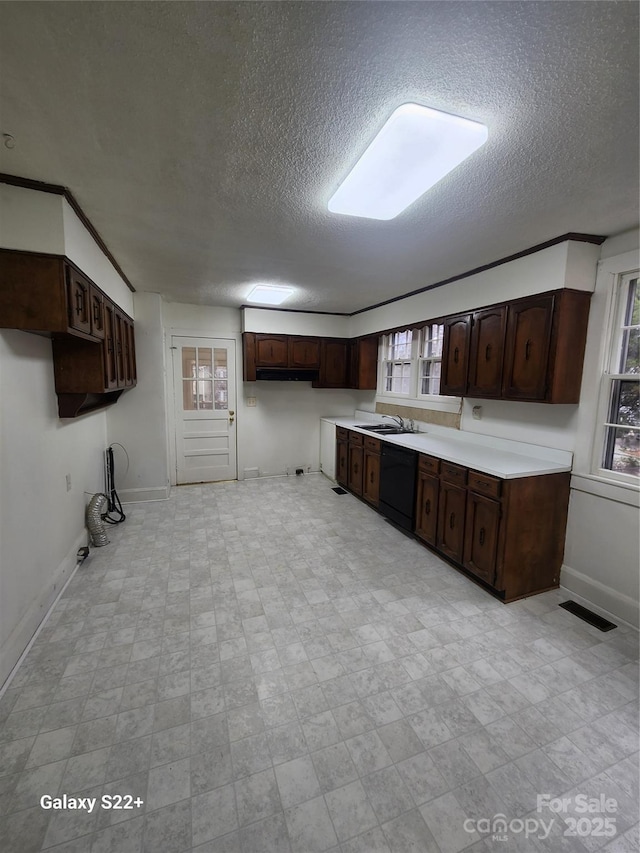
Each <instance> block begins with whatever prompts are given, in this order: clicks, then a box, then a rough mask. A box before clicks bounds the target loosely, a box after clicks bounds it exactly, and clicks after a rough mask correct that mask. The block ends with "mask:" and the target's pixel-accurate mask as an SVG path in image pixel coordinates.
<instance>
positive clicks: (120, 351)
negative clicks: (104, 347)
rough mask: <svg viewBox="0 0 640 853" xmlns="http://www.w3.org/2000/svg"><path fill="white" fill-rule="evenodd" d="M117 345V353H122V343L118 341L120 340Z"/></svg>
mask: <svg viewBox="0 0 640 853" xmlns="http://www.w3.org/2000/svg"><path fill="white" fill-rule="evenodd" d="M117 347H118V355H121V354H122V344H121V343H120V341H118V343H117Z"/></svg>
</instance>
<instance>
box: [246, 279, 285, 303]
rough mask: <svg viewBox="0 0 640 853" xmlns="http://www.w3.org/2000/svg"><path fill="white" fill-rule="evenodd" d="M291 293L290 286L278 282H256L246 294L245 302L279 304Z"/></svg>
mask: <svg viewBox="0 0 640 853" xmlns="http://www.w3.org/2000/svg"><path fill="white" fill-rule="evenodd" d="M292 293H293V288H292V287H284V286H282V285H279V284H256V286H255V287H254V288H253V289H252V290H251V291H250V293H249V294H248V296H247V302H259V303H260V304H261V305H280V304H281V303H282V302H284V301H285V299H288V298H289V297H290V296H291V294H292Z"/></svg>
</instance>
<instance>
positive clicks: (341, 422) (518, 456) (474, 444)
mask: <svg viewBox="0 0 640 853" xmlns="http://www.w3.org/2000/svg"><path fill="white" fill-rule="evenodd" d="M323 420H327V421H330V422H331V423H334V424H335V425H336V426H340V427H345V428H346V429H352V430H355V431H356V432H359V433H362V435H368V436H373V437H374V438H379V439H380V440H381V441H387V442H389V443H390V444H395V445H397V446H399V447H407V448H409V449H410V450H416V451H418V452H419V453H426V454H428V455H430V456H437V457H438V458H439V459H444V460H446V461H447V462H453V463H455V464H456V465H463V466H464V467H465V468H472V469H473V470H475V471H482V472H483V473H485V474H492V475H493V476H494V477H500V478H501V479H503V480H512V479H516V478H518V477H536V476H541V475H542V474H558V473H561V472H563V471H570V470H571V465H572V459H573V455H572V453H570V452H569V451H566V450H556V449H555V448H548V447H538V446H536V445H531V444H523V443H521V442H517V441H508V440H506V439H498V438H493V437H490V436H482V435H478V434H476V433H468V432H462V431H460V430H453V429H447V428H445V427H435V426H434V427H431V428H430V427H429V426H427V427H426V428H425V430H424V431H422V432H419V433H405V434H403V435H377V434H376V433H375V432H370V431H369V430H366V429H358V428H357V425H358V424H361V423H367V422H371V423H388V424H391V421H389V420H386V421H383V420H382V419H381V416H380V415H373V414H371V413H367V415H364V416H363V417H358V413H356V417H354V418H349V417H335V418H333V417H328V418H323Z"/></svg>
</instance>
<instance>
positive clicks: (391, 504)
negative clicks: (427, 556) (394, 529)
mask: <svg viewBox="0 0 640 853" xmlns="http://www.w3.org/2000/svg"><path fill="white" fill-rule="evenodd" d="M417 461H418V454H417V453H416V451H415V450H407V449H406V448H405V447H397V446H396V445H393V444H389V443H388V442H386V441H383V442H382V450H381V459H380V506H379V509H380V512H382V513H383V514H384V515H386V516H387V518H390V519H391V521H394V522H395V523H396V524H397V525H398V526H399V527H404V529H405V530H411V531H413V528H414V517H415V505H416V469H417Z"/></svg>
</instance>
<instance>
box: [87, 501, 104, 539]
mask: <svg viewBox="0 0 640 853" xmlns="http://www.w3.org/2000/svg"><path fill="white" fill-rule="evenodd" d="M108 503H109V498H108V497H107V496H106V495H104V494H102V493H101V492H99V493H98V494H97V495H94V496H93V497H92V498H91V500H90V501H89V503H88V504H87V513H86V521H87V527H88V528H89V535H90V537H91V544H92V545H93V546H94V547H96V548H101V547H102V546H103V545H108V544H109V540H108V539H107V534H106V532H105V526H104V521H103V520H102V508H103V507H104V505H105V504H108Z"/></svg>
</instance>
